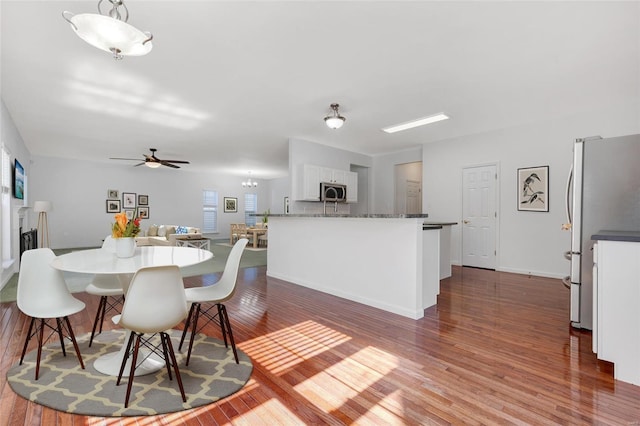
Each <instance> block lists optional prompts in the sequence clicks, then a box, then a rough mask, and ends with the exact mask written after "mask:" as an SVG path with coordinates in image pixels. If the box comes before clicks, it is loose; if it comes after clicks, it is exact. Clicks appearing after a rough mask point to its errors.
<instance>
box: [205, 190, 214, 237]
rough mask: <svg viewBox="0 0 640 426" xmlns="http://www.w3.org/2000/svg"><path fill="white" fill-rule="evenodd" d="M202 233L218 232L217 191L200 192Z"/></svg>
mask: <svg viewBox="0 0 640 426" xmlns="http://www.w3.org/2000/svg"><path fill="white" fill-rule="evenodd" d="M202 217H203V220H202V224H203V226H202V232H203V233H207V232H218V191H210V190H208V189H204V190H203V191H202Z"/></svg>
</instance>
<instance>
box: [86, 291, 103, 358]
mask: <svg viewBox="0 0 640 426" xmlns="http://www.w3.org/2000/svg"><path fill="white" fill-rule="evenodd" d="M106 307H107V296H100V303H98V311H97V312H96V318H95V319H94V320H93V328H92V329H91V338H90V339H89V347H91V344H92V343H93V337H94V336H95V335H96V327H97V326H98V321H100V332H99V333H102V322H103V321H104V314H105V310H106Z"/></svg>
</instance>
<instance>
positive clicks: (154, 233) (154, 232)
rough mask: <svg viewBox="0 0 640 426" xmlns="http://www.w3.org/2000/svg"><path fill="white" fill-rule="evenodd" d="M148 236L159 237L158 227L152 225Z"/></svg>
mask: <svg viewBox="0 0 640 426" xmlns="http://www.w3.org/2000/svg"><path fill="white" fill-rule="evenodd" d="M147 235H148V236H149V237H157V236H158V225H151V226H150V227H149V231H147Z"/></svg>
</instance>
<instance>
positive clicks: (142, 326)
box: [116, 265, 187, 408]
mask: <svg viewBox="0 0 640 426" xmlns="http://www.w3.org/2000/svg"><path fill="white" fill-rule="evenodd" d="M186 316H187V300H186V297H185V292H184V284H183V282H182V275H181V274H180V269H179V268H178V267H177V266H176V265H169V266H152V267H148V268H141V269H140V270H138V272H136V273H135V275H134V276H133V279H132V280H131V284H130V285H129V289H128V291H127V298H126V299H125V301H124V306H123V307H122V314H121V315H120V319H119V324H120V325H121V326H122V327H124V328H126V329H128V330H131V334H130V335H129V340H128V342H127V348H126V353H125V356H124V357H123V359H122V364H121V366H120V373H119V374H118V381H117V382H116V384H117V385H119V384H120V381H121V379H122V374H123V372H124V368H125V365H126V363H127V359H128V358H129V356H132V361H131V369H130V371H129V382H128V383H127V394H126V397H125V401H124V406H125V408H126V407H128V405H129V396H130V395H131V387H132V385H133V379H134V376H135V370H136V366H137V362H138V351H139V349H140V345H141V344H142V345H143V346H145V347H146V348H147V349H150V350H151V351H152V352H154V353H155V354H156V355H157V356H159V357H160V358H163V359H164V361H165V365H166V366H167V373H168V374H169V379H170V380H172V377H171V366H173V370H174V372H175V374H176V379H177V381H178V387H179V388H180V394H181V395H182V401H183V402H187V398H186V396H185V394H184V387H183V386H182V378H181V377H180V370H179V369H178V363H177V362H176V356H175V352H174V351H173V345H172V343H171V337H170V336H169V334H168V333H167V332H166V330H169V329H171V328H172V327H173V326H175V325H177V324H179V323H180V322H181V321H182V320H183V319H185V317H186ZM144 334H152V335H153V334H159V335H160V341H161V345H162V351H159V350H158V349H159V348H158V346H156V345H154V344H153V343H152V342H150V340H151V338H152V336H145V337H144V338H142V336H143V335H144ZM134 340H135V346H134V348H133V350H132V349H131V346H132V344H133V342H134ZM143 361H144V360H143Z"/></svg>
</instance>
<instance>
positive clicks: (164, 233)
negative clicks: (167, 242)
mask: <svg viewBox="0 0 640 426" xmlns="http://www.w3.org/2000/svg"><path fill="white" fill-rule="evenodd" d="M166 236H167V228H166V227H165V226H164V225H160V226H159V227H158V237H166Z"/></svg>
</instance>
